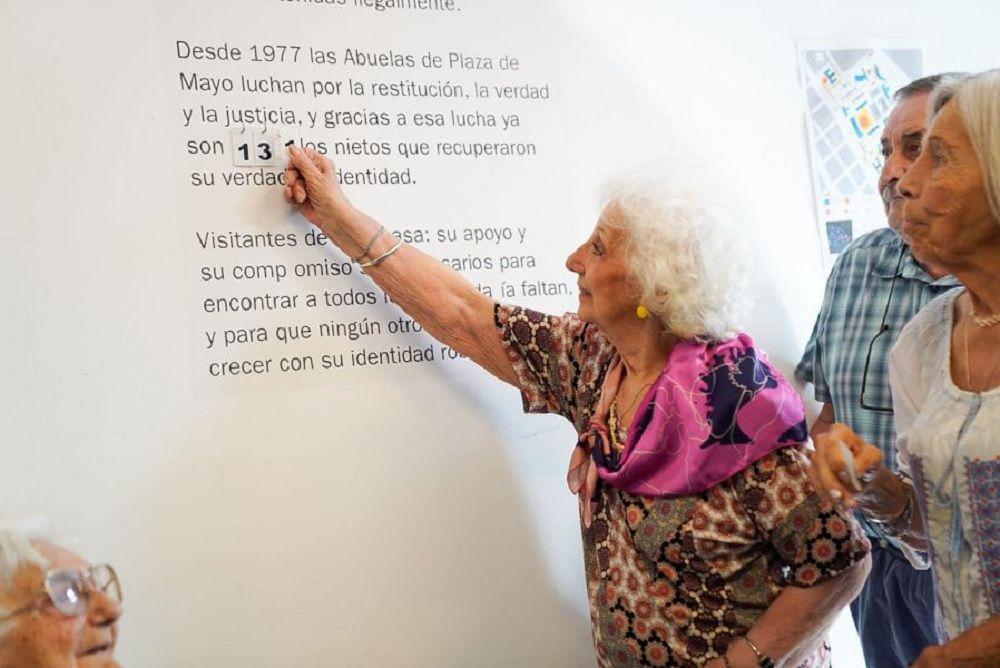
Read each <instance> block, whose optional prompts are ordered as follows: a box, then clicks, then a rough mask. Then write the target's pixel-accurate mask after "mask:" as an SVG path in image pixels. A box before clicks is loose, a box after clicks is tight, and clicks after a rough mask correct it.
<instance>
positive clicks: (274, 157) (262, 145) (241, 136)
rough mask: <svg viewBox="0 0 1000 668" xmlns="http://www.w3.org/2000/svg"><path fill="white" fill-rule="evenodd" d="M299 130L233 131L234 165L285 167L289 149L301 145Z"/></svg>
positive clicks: (284, 128) (285, 128) (248, 129)
mask: <svg viewBox="0 0 1000 668" xmlns="http://www.w3.org/2000/svg"><path fill="white" fill-rule="evenodd" d="M299 143H300V142H299V131H298V128H293V127H276V128H273V129H269V130H261V129H255V128H245V129H241V130H233V143H232V149H233V164H234V165H236V166H237V167H284V166H285V165H286V164H287V163H288V147H289V146H294V145H296V144H299Z"/></svg>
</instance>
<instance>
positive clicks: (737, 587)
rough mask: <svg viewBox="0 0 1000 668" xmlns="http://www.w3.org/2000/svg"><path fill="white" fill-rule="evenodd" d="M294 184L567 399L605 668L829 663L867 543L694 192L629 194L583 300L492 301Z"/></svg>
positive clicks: (313, 165)
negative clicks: (832, 485)
mask: <svg viewBox="0 0 1000 668" xmlns="http://www.w3.org/2000/svg"><path fill="white" fill-rule="evenodd" d="M285 176H286V188H285V197H286V198H287V199H288V200H289V201H290V202H293V203H294V204H295V205H297V206H298V208H299V211H300V212H301V213H302V214H303V215H304V216H305V217H306V218H307V219H308V220H309V221H310V222H312V223H313V224H314V225H316V226H317V227H319V228H320V229H321V230H323V232H325V233H326V235H327V236H328V237H329V238H330V239H331V241H333V243H335V244H336V245H337V246H338V247H339V248H340V249H341V250H342V251H343V252H344V253H346V254H347V255H349V256H351V257H353V258H355V261H357V262H359V263H360V264H361V266H362V267H364V269H365V271H366V272H367V273H368V274H369V275H370V276H371V278H372V279H373V280H374V281H375V282H376V283H377V284H378V285H379V287H381V288H382V289H383V290H384V291H385V292H386V293H387V294H388V295H389V296H390V297H391V298H392V300H393V301H394V302H395V303H396V304H397V305H399V306H400V307H401V308H402V309H403V310H404V311H405V312H406V313H408V314H409V315H410V316H411V317H412V318H413V319H414V320H416V321H417V322H419V323H420V324H421V325H422V326H423V327H424V328H425V329H426V330H427V331H428V332H429V333H430V334H431V335H433V336H434V337H435V338H437V339H438V340H440V341H441V342H443V343H445V344H447V345H449V346H451V347H452V348H454V349H455V350H457V351H459V352H460V353H462V354H463V355H466V356H468V357H469V358H471V359H472V360H473V361H475V362H476V363H477V364H479V365H480V366H482V367H483V368H484V369H486V370H487V371H489V372H490V373H492V374H493V375H495V376H497V377H498V378H500V379H501V380H503V381H505V382H507V383H510V384H511V385H514V386H515V387H517V388H518V389H519V390H520V391H521V393H522V397H523V401H524V406H525V410H526V411H527V412H533V413H545V412H553V413H559V414H560V415H562V416H564V417H566V418H567V419H568V420H570V421H571V422H572V423H573V425H574V427H575V428H576V430H577V432H578V434H579V441H578V443H577V444H576V448H575V449H574V450H573V454H572V457H571V462H570V472H569V485H570V488H571V489H572V490H573V491H574V492H576V493H577V494H578V495H579V496H580V516H581V523H582V525H583V528H582V531H583V544H584V553H585V554H584V561H585V567H586V577H587V588H588V594H589V599H590V611H591V627H592V633H593V639H594V645H595V648H596V650H597V655H598V661H599V663H600V665H602V666H637V665H641V666H671V665H672V666H711V667H712V668H724V667H726V666H732V668H743V667H748V666H771V665H787V666H797V665H807V666H824V665H828V663H829V657H828V651H827V647H826V646H825V642H824V634H825V631H826V630H827V628H828V626H829V624H830V623H831V621H832V620H833V618H834V617H835V616H836V615H837V614H838V612H839V611H840V609H841V608H842V607H843V606H844V605H846V604H847V603H848V602H849V601H850V600H851V599H852V598H853V597H854V596H855V595H856V593H857V592H858V591H859V589H860V587H861V585H862V583H863V580H864V577H865V575H866V573H867V568H868V561H867V558H868V557H867V552H868V544H867V543H866V541H865V539H864V537H863V536H862V535H861V533H860V532H859V530H858V528H857V526H856V525H855V523H854V521H853V519H852V518H851V517H850V516H849V515H847V514H844V513H842V512H840V511H838V510H836V509H834V508H833V507H832V506H831V505H829V504H825V503H824V501H823V500H822V499H821V497H819V496H818V495H817V494H816V493H814V491H813V489H812V487H811V486H810V483H809V482H808V479H807V476H806V473H805V471H804V469H803V468H802V467H801V465H800V456H799V455H800V452H801V448H802V443H803V441H805V440H806V428H805V423H804V411H803V406H802V403H801V401H800V399H799V397H798V396H797V395H796V394H795V392H794V391H793V390H792V388H791V387H790V386H789V384H788V383H787V382H786V381H785V379H784V378H783V377H782V376H781V375H780V374H779V373H778V372H777V371H776V370H775V369H774V368H772V367H771V366H770V364H769V363H768V361H767V359H766V357H765V356H764V355H763V353H762V352H761V351H760V350H758V349H757V348H756V346H755V345H754V342H753V341H752V340H751V339H750V337H749V336H747V335H745V334H741V333H738V332H737V330H736V327H735V325H734V323H733V316H732V313H733V311H734V307H735V306H736V305H737V304H736V303H735V302H736V293H737V288H738V286H739V283H740V280H741V278H740V276H739V273H738V272H737V271H735V270H734V267H736V266H737V265H738V264H739V262H738V261H737V260H738V259H739V258H738V256H735V255H734V253H739V252H740V248H739V247H738V246H737V245H736V244H735V243H734V242H733V241H732V240H731V239H728V238H725V237H724V236H723V235H722V234H721V233H719V231H718V229H717V220H716V218H715V216H713V215H712V212H711V211H710V209H709V208H708V207H706V206H704V205H703V204H702V203H701V202H700V201H699V200H698V199H697V198H695V197H690V196H688V194H687V193H686V192H683V191H682V190H680V189H675V190H676V192H670V193H666V194H663V193H660V192H658V191H656V190H652V189H648V188H647V189H642V188H632V189H621V190H620V191H619V192H617V193H615V194H614V195H613V196H612V197H611V198H610V199H609V202H608V204H607V206H606V207H605V209H604V211H603V213H602V214H601V216H600V219H599V220H598V222H597V226H596V227H595V229H594V231H593V233H592V234H591V236H590V238H589V239H587V240H586V242H585V243H584V244H583V245H581V246H580V247H579V248H578V249H577V250H576V251H574V252H573V253H572V255H570V256H569V258H568V259H567V261H566V266H567V268H568V269H569V270H570V271H572V272H573V273H575V274H576V275H577V277H578V285H579V290H580V305H579V311H578V313H576V314H566V315H563V316H551V315H544V314H542V313H537V312H534V311H531V310H527V309H524V308H520V307H516V306H503V305H500V304H496V303H494V302H493V301H492V300H490V299H489V298H488V297H486V296H484V295H483V294H481V293H480V292H478V291H477V290H476V289H475V288H474V287H473V286H472V285H471V284H470V283H469V282H468V281H466V280H465V279H464V278H463V277H462V276H460V275H459V274H457V273H456V272H454V271H452V270H451V269H449V268H448V267H446V266H444V265H443V264H442V263H441V262H439V261H437V260H435V259H434V258H432V257H430V256H428V255H426V254H424V253H422V252H421V251H419V250H417V249H416V248H413V247H411V246H408V245H406V244H403V243H402V242H401V241H398V240H397V239H396V238H395V237H394V236H393V235H392V234H390V233H388V232H387V231H386V230H385V229H384V228H383V226H382V225H380V224H379V223H378V222H376V221H375V220H373V219H372V218H370V217H369V216H367V215H365V214H364V213H362V212H361V211H358V210H357V209H355V208H354V207H353V206H352V205H351V203H350V202H349V201H348V199H347V197H346V196H345V195H344V193H343V192H342V190H341V189H340V187H339V185H338V183H337V179H336V174H335V169H334V166H333V164H331V163H330V161H329V160H327V159H326V158H324V157H321V156H319V155H318V154H316V153H314V152H312V151H309V152H303V151H301V150H298V149H296V150H293V152H292V157H291V165H290V166H289V168H288V170H287V172H286V175H285Z"/></svg>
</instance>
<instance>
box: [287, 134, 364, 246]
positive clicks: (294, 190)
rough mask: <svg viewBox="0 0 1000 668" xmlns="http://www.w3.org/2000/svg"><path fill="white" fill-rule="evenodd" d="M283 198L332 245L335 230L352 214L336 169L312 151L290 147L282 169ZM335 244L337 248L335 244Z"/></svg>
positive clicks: (335, 240) (324, 158) (326, 159)
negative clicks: (283, 178) (283, 171)
mask: <svg viewBox="0 0 1000 668" xmlns="http://www.w3.org/2000/svg"><path fill="white" fill-rule="evenodd" d="M285 199H286V200H287V201H288V202H290V203H291V204H294V205H296V206H297V207H298V210H299V213H301V214H302V215H303V216H304V217H305V219H306V220H308V221H309V222H310V223H312V224H313V225H315V226H316V227H318V228H320V229H321V230H323V231H324V232H325V233H326V235H327V236H328V237H330V238H331V240H332V241H333V242H334V243H337V242H338V239H336V238H335V237H336V236H337V232H338V228H339V227H340V226H341V225H343V224H344V222H345V220H346V219H347V218H348V217H349V215H350V213H351V212H352V211H353V207H352V206H351V203H350V201H349V200H348V199H347V196H346V195H344V191H343V190H341V188H340V184H339V183H338V182H337V169H336V168H335V167H334V166H333V163H332V162H330V160H329V159H328V158H326V157H324V156H322V155H320V154H319V153H317V152H316V151H315V150H313V149H311V148H307V149H305V150H302V149H300V148H298V147H295V146H293V147H292V148H291V150H290V151H289V163H288V167H286V168H285ZM338 245H340V244H339V243H338Z"/></svg>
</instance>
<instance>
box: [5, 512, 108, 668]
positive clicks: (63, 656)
mask: <svg viewBox="0 0 1000 668" xmlns="http://www.w3.org/2000/svg"><path fill="white" fill-rule="evenodd" d="M120 617H121V585H120V584H119V582H118V576H117V575H116V574H115V571H114V569H113V568H111V567H110V566H108V565H107V564H98V565H96V566H92V565H90V564H88V563H87V562H86V561H84V560H83V559H82V558H80V557H79V556H78V555H76V554H74V553H73V552H70V551H69V550H67V549H64V548H61V547H59V546H57V545H53V544H52V543H50V542H48V541H45V540H30V539H29V538H28V536H27V535H25V534H24V533H22V532H19V531H0V668H119V664H118V662H117V661H115V658H114V653H115V643H116V641H117V639H118V619H119V618H120Z"/></svg>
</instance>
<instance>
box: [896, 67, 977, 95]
mask: <svg viewBox="0 0 1000 668" xmlns="http://www.w3.org/2000/svg"><path fill="white" fill-rule="evenodd" d="M967 74H968V72H941V73H940V74H929V75H927V76H925V77H920V78H919V79H914V80H913V81H911V82H910V83H908V84H906V85H905V86H903V87H902V88H900V89H899V90H897V91H896V92H895V93H893V96H892V99H894V100H895V101H896V102H901V101H903V100H905V99H907V98H911V97H913V96H914V95H922V94H924V93H931V92H933V91H934V89H935V88H937V87H938V84H940V83H941V82H942V81H943V80H945V79H958V78H960V77H964V76H966V75H967Z"/></svg>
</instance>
